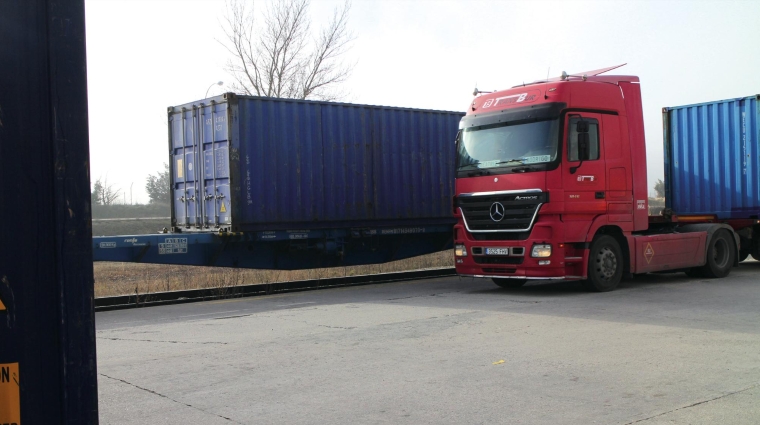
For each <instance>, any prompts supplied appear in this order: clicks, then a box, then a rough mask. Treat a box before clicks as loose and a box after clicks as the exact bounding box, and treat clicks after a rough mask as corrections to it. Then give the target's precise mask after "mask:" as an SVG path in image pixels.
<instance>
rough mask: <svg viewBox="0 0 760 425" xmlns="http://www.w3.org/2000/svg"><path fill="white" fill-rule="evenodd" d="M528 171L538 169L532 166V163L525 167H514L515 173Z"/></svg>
mask: <svg viewBox="0 0 760 425" xmlns="http://www.w3.org/2000/svg"><path fill="white" fill-rule="evenodd" d="M526 171H536V169H535V168H533V167H531V166H530V165H526V166H524V167H515V168H513V169H512V172H513V173H524V172H526Z"/></svg>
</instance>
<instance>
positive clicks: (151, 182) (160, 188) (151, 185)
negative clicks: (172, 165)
mask: <svg viewBox="0 0 760 425" xmlns="http://www.w3.org/2000/svg"><path fill="white" fill-rule="evenodd" d="M170 188H171V183H170V182H169V164H166V163H164V171H159V172H158V173H156V175H153V174H150V175H148V178H147V179H146V182H145V191H146V192H148V196H149V197H150V203H151V204H153V203H161V204H168V203H169V201H170V200H171V197H170V194H169V193H170Z"/></svg>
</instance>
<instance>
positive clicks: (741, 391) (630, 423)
mask: <svg viewBox="0 0 760 425" xmlns="http://www.w3.org/2000/svg"><path fill="white" fill-rule="evenodd" d="M758 385H760V384H754V385H751V386H749V387H747V388H742V389H741V390H737V391H732V392H730V393H726V394H723V395H720V396H717V397H713V398H711V399H707V400H702V401H698V402H696V403H692V404H690V405H688V406H682V407H679V408H677V409H673V410H668V411H667V412H662V413H658V414H656V415H652V416H650V417H648V418H644V419H639V420H637V421H633V422H628V423H626V424H625V425H633V424H637V423H639V422H644V421H648V420H650V419H654V418H657V417H660V416H663V415H667V414H668V413H673V412H677V411H679V410H684V409H689V408H691V407H695V406H699V405H700V404H705V403H709V402H711V401H715V400H720V399H722V398H724V397H728V396H732V395H734V394H739V393H743V392H745V391H749V390H751V389H754V388H757V387H758Z"/></svg>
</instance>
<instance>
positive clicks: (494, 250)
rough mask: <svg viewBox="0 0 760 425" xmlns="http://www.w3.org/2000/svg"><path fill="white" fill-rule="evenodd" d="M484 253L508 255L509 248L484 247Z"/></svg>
mask: <svg viewBox="0 0 760 425" xmlns="http://www.w3.org/2000/svg"><path fill="white" fill-rule="evenodd" d="M486 255H509V248H486Z"/></svg>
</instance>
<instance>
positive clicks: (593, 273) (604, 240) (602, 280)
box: [584, 235, 623, 292]
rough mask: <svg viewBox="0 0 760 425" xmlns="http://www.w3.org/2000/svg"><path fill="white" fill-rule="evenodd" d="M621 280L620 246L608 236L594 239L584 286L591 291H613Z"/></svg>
mask: <svg viewBox="0 0 760 425" xmlns="http://www.w3.org/2000/svg"><path fill="white" fill-rule="evenodd" d="M622 278H623V253H622V251H621V250H620V244H618V242H617V240H615V238H613V237H612V236H609V235H602V236H599V237H598V238H595V239H594V241H593V242H592V243H591V249H590V250H589V255H588V279H586V281H585V282H584V286H586V288H587V289H589V290H591V291H596V292H607V291H611V290H613V289H615V288H616V287H617V286H618V284H619V283H620V280H621V279H622Z"/></svg>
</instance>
